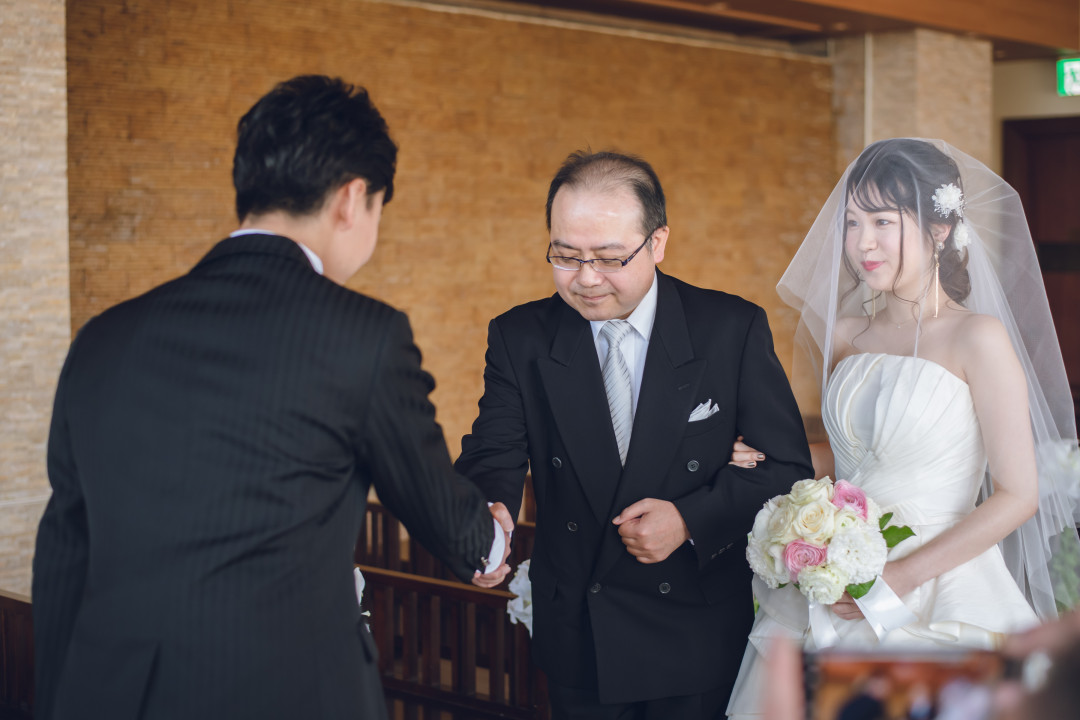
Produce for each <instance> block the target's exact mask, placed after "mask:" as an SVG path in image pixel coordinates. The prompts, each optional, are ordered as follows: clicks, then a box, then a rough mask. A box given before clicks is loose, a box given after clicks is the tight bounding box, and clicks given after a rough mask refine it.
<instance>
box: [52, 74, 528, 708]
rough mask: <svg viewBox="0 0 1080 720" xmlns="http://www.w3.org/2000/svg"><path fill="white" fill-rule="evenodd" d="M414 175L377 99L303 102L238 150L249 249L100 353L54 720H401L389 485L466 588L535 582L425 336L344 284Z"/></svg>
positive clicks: (70, 363)
mask: <svg viewBox="0 0 1080 720" xmlns="http://www.w3.org/2000/svg"><path fill="white" fill-rule="evenodd" d="M396 154H397V148H396V147H395V145H394V143H393V142H392V141H391V139H390V136H389V134H388V132H387V127H386V123H385V122H384V121H383V118H382V116H381V115H380V114H379V112H378V110H377V109H376V108H375V106H374V105H372V104H371V102H370V100H369V99H368V96H367V93H366V92H365V91H364V90H363V89H362V88H353V87H351V86H349V85H346V84H344V83H342V82H341V81H340V80H332V79H330V78H325V77H318V76H307V77H299V78H294V79H293V80H290V81H288V82H285V83H282V84H281V85H279V86H277V87H276V88H275V89H274V90H273V91H271V92H270V93H269V94H268V95H266V96H265V97H263V98H262V99H261V100H259V102H258V103H256V104H255V106H254V107H252V109H251V110H250V111H249V112H248V113H247V114H246V115H245V116H244V117H243V118H242V119H241V121H240V124H239V127H238V143H237V149H236V156H235V161H234V167H233V181H234V184H235V186H236V208H237V214H238V216H239V218H240V221H241V229H240V230H239V231H237V232H235V233H233V235H232V236H230V237H229V238H228V239H226V240H223V241H222V242H220V243H219V244H218V245H217V246H216V247H214V248H213V250H211V251H210V253H209V254H208V255H206V257H204V258H203V259H202V261H200V262H199V263H198V265H196V266H195V268H194V269H193V270H191V272H190V273H188V274H187V275H185V276H183V277H181V278H178V279H176V280H174V281H172V282H169V283H166V284H165V285H162V286H160V287H158V288H156V289H154V290H152V291H150V292H149V293H147V294H146V295H143V296H142V297H139V298H136V299H134V300H130V301H128V302H125V303H122V304H120V305H118V306H116V307H114V308H112V309H111V310H109V311H107V312H105V313H103V314H102V315H100V316H98V317H96V318H94V319H92V320H90V322H88V323H87V324H86V325H85V326H84V327H83V328H82V330H81V331H80V332H79V334H78V336H77V337H76V338H75V340H74V342H73V343H72V346H71V349H70V351H69V353H68V358H67V362H66V363H65V365H64V369H63V371H62V373H61V376H60V383H59V386H58V388H57V392H56V401H55V407H54V411H53V418H52V429H51V432H50V435H49V449H48V469H49V479H50V482H51V483H52V486H53V495H52V498H51V500H50V501H49V504H48V507H47V508H46V511H45V515H44V517H43V518H42V521H41V526H40V528H39V531H38V537H37V552H36V555H35V557H34V580H33V599H34V638H35V642H36V646H35V659H36V665H37V669H36V670H37V672H36V693H35V694H36V700H37V707H36V708H35V710H36V713H35V716H36V717H38V718H41V719H42V720H51V719H52V718H62V719H63V720H68V719H69V718H109V719H110V720H126V719H128V718H144V719H147V718H149V719H157V718H162V719H164V718H176V719H178V720H180V719H184V720H190V719H193V718H199V719H200V720H206V719H207V718H210V719H214V718H220V719H221V720H242V719H246V718H250V719H251V720H255V719H258V720H268V719H274V718H280V719H281V720H298V719H299V718H319V719H320V720H327V719H333V718H342V719H344V718H349V719H350V720H357V719H358V718H364V719H365V720H366V719H367V718H375V719H377V718H384V717H386V707H385V703H384V701H383V695H382V690H381V688H380V685H379V678H378V674H377V672H376V669H375V648H374V644H373V642H372V639H371V637H370V635H369V633H368V631H367V629H366V628H365V627H364V626H363V625H362V624H361V622H360V619H361V618H360V612H359V607H358V605H357V598H356V592H355V589H354V586H353V567H352V566H353V563H352V553H353V547H354V545H355V543H356V538H357V534H358V529H359V527H360V522H361V519H362V518H363V514H364V504H365V502H366V498H367V494H368V489H369V487H370V486H372V485H374V486H375V488H376V490H377V491H378V494H379V499H380V500H381V501H382V502H383V504H385V505H386V506H387V507H388V508H390V509H391V510H392V511H393V512H394V513H395V514H396V515H397V516H398V517H399V518H400V519H401V520H402V521H403V522H404V524H405V525H406V527H408V529H409V532H410V533H411V534H412V535H413V537H416V538H417V539H418V540H420V542H422V543H423V544H424V545H425V547H427V548H428V549H429V550H431V551H432V552H433V553H434V554H435V555H437V556H438V557H440V558H441V559H442V560H443V561H444V562H445V563H446V564H447V565H448V566H449V567H450V568H451V569H452V570H453V571H454V572H455V573H456V574H457V575H458V576H459V577H461V578H462V579H473V580H474V582H477V583H478V584H485V585H492V584H495V583H497V582H499V581H500V580H501V579H502V578H503V577H504V576H505V574H506V573H507V572H508V571H509V567H507V566H505V565H503V564H502V563H503V560H504V559H505V553H504V551H503V550H502V549H501V546H502V544H504V543H505V540H506V537H505V535H504V534H503V532H502V530H501V529H500V530H498V531H497V532H496V530H497V526H493V521H492V516H493V515H495V516H496V517H498V518H501V519H502V523H503V527H505V528H506V529H510V528H512V522H511V520H510V517H509V515H508V514H507V513H506V509H505V508H503V507H502V506H500V505H497V504H496V505H495V506H494V507H493V508H492V509H491V510H490V511H489V509H488V507H487V505H486V503H485V501H484V497H483V496H482V495H481V493H480V492H479V491H478V490H477V489H476V487H475V486H474V485H472V484H470V483H469V482H468V481H467V480H465V479H464V478H461V477H460V476H458V475H456V474H454V472H453V469H452V466H451V464H450V458H449V454H448V452H447V449H446V444H445V442H444V439H443V434H442V430H441V429H440V428H439V426H438V425H437V424H436V423H435V409H434V407H433V406H432V405H431V403H430V402H429V400H428V394H429V393H430V391H431V390H432V387H433V381H432V379H431V377H430V376H429V375H428V374H427V373H426V372H424V370H423V369H421V365H420V353H419V351H418V350H417V348H416V346H415V345H414V344H413V340H412V334H411V331H410V328H409V322H408V319H407V318H406V317H405V315H404V314H402V313H401V312H398V311H397V310H394V309H393V308H391V307H389V306H388V305H384V304H383V303H380V302H377V301H375V300H372V299H371V298H368V297H365V296H363V295H360V294H358V293H355V292H353V291H351V290H348V289H347V288H345V287H343V285H342V284H343V283H344V282H345V281H346V280H347V279H348V278H349V277H350V276H351V275H353V273H355V272H356V271H357V270H358V269H359V268H360V267H361V266H362V265H363V264H364V263H365V262H367V260H368V258H370V256H371V253H372V251H373V250H374V247H375V242H376V238H377V233H378V226H379V219H380V216H381V212H382V207H383V204H384V203H386V202H388V201H389V200H390V197H391V195H392V193H393V178H394V169H395V160H396ZM488 558H490V562H489V561H488ZM480 568H485V569H486V571H487V574H486V575H482V576H481V575H479V574H478V573H479V569H480ZM373 622H376V623H388V622H393V618H385V617H384V618H380V617H375V618H373Z"/></svg>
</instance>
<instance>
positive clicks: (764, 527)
mask: <svg viewBox="0 0 1080 720" xmlns="http://www.w3.org/2000/svg"><path fill="white" fill-rule="evenodd" d="M774 514H776V501H775V500H769V501H768V502H767V503H765V504H764V505H762V506H761V509H760V510H758V514H757V515H755V516H754V529H753V530H751V531H750V537H751V538H755V539H757V540H765V539H766V538H768V535H769V521H770V520H771V519H772V516H773V515H774Z"/></svg>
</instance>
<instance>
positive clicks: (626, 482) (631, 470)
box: [596, 273, 706, 577]
mask: <svg viewBox="0 0 1080 720" xmlns="http://www.w3.org/2000/svg"><path fill="white" fill-rule="evenodd" d="M705 367H706V362H705V360H703V359H694V351H693V347H692V345H691V344H690V332H689V329H688V328H687V325H686V315H685V313H684V311H683V306H682V301H681V300H680V299H679V294H678V292H677V291H676V289H675V284H674V282H672V280H671V278H669V277H667V276H666V275H663V274H662V273H658V275H657V299H656V320H655V322H654V323H653V331H652V337H651V338H650V339H649V349H648V351H647V353H646V355H645V371H644V375H643V376H642V379H641V395H640V397H639V398H638V406H637V412H636V413H635V414H634V430H633V432H632V433H631V435H630V448H629V450H628V451H627V455H626V467H625V469H624V470H623V472H622V478H621V480H620V482H619V485H618V489H617V490H616V493H615V498H614V505H613V506H612V513H613V514H615V513H618V512H621V511H622V510H623V508H625V507H627V506H628V505H630V504H632V503H634V502H637V501H638V500H641V499H642V498H646V497H655V495H656V486H657V483H658V482H659V481H660V479H662V478H664V477H665V476H666V475H667V474H668V472H669V471H670V469H671V464H672V462H673V460H674V456H675V452H676V450H677V448H678V446H679V441H680V439H681V438H682V437H683V434H684V433H685V432H686V424H687V422H688V421H689V418H690V411H691V410H692V409H693V405H694V402H695V399H696V398H697V393H698V387H699V386H700V384H701V378H702V376H703V375H704V373H705ZM605 402H606V401H605ZM608 424H609V425H610V420H609V423H608ZM612 435H613V436H614V432H613V433H612ZM616 452H617V451H616ZM625 552H626V549H625V547H623V545H622V543H621V542H620V543H618V544H617V545H616V544H612V543H608V544H606V545H605V546H604V549H603V551H602V553H601V556H600V559H599V561H598V563H597V567H596V570H597V576H598V577H599V576H602V575H603V574H604V573H605V572H607V570H608V569H609V568H610V567H611V566H612V565H614V564H615V562H616V561H617V560H618V559H619V557H621V555H622V553H625Z"/></svg>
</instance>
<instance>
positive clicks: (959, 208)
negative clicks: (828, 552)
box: [728, 139, 1080, 717]
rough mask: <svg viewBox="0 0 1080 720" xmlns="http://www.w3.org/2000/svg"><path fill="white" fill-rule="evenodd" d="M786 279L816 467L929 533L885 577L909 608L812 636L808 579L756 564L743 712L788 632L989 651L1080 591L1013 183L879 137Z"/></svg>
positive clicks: (1051, 342) (843, 622)
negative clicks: (764, 575)
mask: <svg viewBox="0 0 1080 720" xmlns="http://www.w3.org/2000/svg"><path fill="white" fill-rule="evenodd" d="M778 290H779V292H780V294H781V296H782V297H783V299H784V300H785V302H787V303H788V304H790V305H792V306H793V307H795V308H796V309H798V310H799V311H800V314H801V315H800V325H799V332H798V336H797V339H798V340H799V341H800V344H801V345H803V346H804V349H806V350H807V351H808V353H807V355H808V357H810V359H811V360H812V362H811V363H810V364H809V366H808V367H809V369H810V370H811V371H812V372H813V373H814V376H815V380H816V383H815V384H817V385H818V386H819V387H821V388H823V392H822V393H821V414H822V420H823V423H824V425H825V429H826V431H827V433H828V437H829V448H830V449H831V453H830V452H828V451H826V452H824V453H816V457H815V461H817V460H818V458H819V457H820V458H821V459H822V460H823V462H821V465H822V466H823V467H819V468H817V470H818V475H819V477H820V476H822V475H826V474H829V475H831V476H832V477H833V478H836V479H846V480H848V481H850V482H852V483H854V484H856V485H858V486H860V487H862V488H863V489H864V490H865V491H866V493H867V494H868V495H869V496H870V497H871V498H873V499H874V500H875V501H876V502H877V503H878V504H879V505H880V506H881V508H882V511H883V512H892V513H894V519H893V523H894V524H900V525H908V526H910V527H911V528H912V529H913V530H914V531H915V536H914V537H912V538H909V539H908V540H905V541H903V542H901V543H900V544H899V545H897V546H896V547H895V548H893V549H892V550H891V551H890V553H889V561H888V563H887V564H886V566H885V570H884V571H883V573H882V576H881V578H879V581H878V582H884V583H885V584H887V585H888V587H889V588H891V590H892V591H893V592H895V594H896V596H899V599H900V600H902V601H903V604H904V605H905V606H906V608H907V609H908V610H909V611H910V612H911V616H913V617H914V620H912V621H910V622H907V623H906V624H903V625H902V626H900V627H881V626H880V625H879V626H878V627H877V629H875V628H874V627H872V624H871V623H870V622H868V621H867V620H866V618H864V616H863V612H862V610H861V609H860V608H859V606H857V605H856V603H855V602H854V601H853V600H852V599H851V598H850V597H849V596H847V595H845V596H844V598H843V599H841V600H840V601H839V602H837V603H836V604H835V605H833V606H832V607H831V611H832V612H831V613H824V617H825V618H826V620H827V622H828V624H830V625H831V626H832V627H833V629H834V630H835V632H833V631H831V630H830V631H828V632H818V633H816V634H815V632H814V631H813V630H811V629H810V623H809V613H808V607H807V602H806V600H805V598H804V597H803V596H802V595H801V594H800V593H799V592H798V590H797V589H795V588H794V587H793V586H791V585H788V586H786V587H783V588H779V589H775V590H770V589H769V588H767V587H766V586H765V584H764V583H762V582H761V581H760V580H758V579H757V578H755V580H754V591H755V596H756V597H757V598H758V600H759V602H760V605H761V610H760V611H759V613H758V616H757V619H756V622H755V625H754V629H753V631H752V632H751V636H750V643H749V645H748V647H747V649H746V655H745V657H744V660H743V666H742V669H741V671H740V674H739V680H738V681H737V682H736V687H735V692H734V693H733V695H732V700H731V704H730V705H729V707H728V714H729V715H731V716H734V717H744V716H753V715H755V714H758V712H759V710H760V702H761V698H762V693H763V690H764V688H763V687H762V683H763V678H762V677H761V676H762V674H763V673H762V666H763V663H761V662H760V661H761V660H762V657H761V654H762V653H763V652H764V651H765V650H766V648H767V645H768V642H769V639H770V638H772V637H773V636H776V635H785V636H787V637H791V638H795V639H797V640H799V641H800V642H802V643H803V644H804V646H805V647H807V648H808V649H815V648H820V647H822V646H823V645H829V644H835V645H839V646H845V647H858V648H872V647H876V646H878V645H879V644H880V645H886V646H889V647H922V648H927V647H949V646H954V647H957V646H960V647H979V648H991V647H994V646H996V644H997V643H998V641H999V640H1000V638H1001V637H1002V635H1003V634H1005V633H1009V632H1013V631H1016V630H1020V629H1023V628H1025V627H1027V626H1030V625H1032V624H1034V623H1036V622H1038V620H1039V619H1040V618H1044V619H1045V618H1050V617H1053V616H1055V615H1056V613H1057V609H1058V607H1059V606H1071V605H1072V604H1074V603H1075V602H1076V598H1075V597H1071V596H1070V594H1069V587H1068V583H1063V582H1055V580H1059V579H1060V578H1059V576H1063V577H1067V576H1068V575H1069V574H1070V573H1071V572H1072V571H1073V570H1074V569H1075V567H1074V566H1075V563H1076V557H1075V556H1074V557H1073V558H1072V561H1071V565H1072V566H1070V561H1069V557H1068V553H1067V552H1061V548H1062V547H1063V545H1064V546H1065V549H1066V550H1068V551H1075V548H1076V545H1077V542H1076V532H1075V529H1074V527H1075V523H1076V520H1077V517H1076V502H1075V501H1076V486H1077V483H1080V478H1078V477H1077V471H1076V469H1074V468H1071V467H1070V462H1073V461H1075V458H1076V455H1075V453H1076V450H1075V447H1076V428H1075V421H1074V416H1073V408H1072V402H1071V396H1070V394H1069V387H1068V383H1067V381H1066V378H1065V371H1064V366H1063V363H1062V360H1061V353H1060V350H1059V348H1058V344H1057V339H1056V335H1055V334H1054V329H1053V323H1052V321H1051V319H1050V314H1049V308H1048V306H1047V301H1046V296H1045V291H1044V289H1043V285H1042V280H1041V274H1040V273H1039V268H1038V263H1037V261H1036V259H1035V252H1034V247H1033V245H1032V242H1031V237H1030V233H1029V231H1028V229H1027V224H1026V221H1025V219H1024V216H1023V210H1022V208H1021V206H1020V201H1019V198H1018V197H1017V196H1016V193H1015V191H1013V190H1012V188H1010V187H1009V186H1008V185H1007V184H1005V183H1004V182H1003V181H1002V180H1001V179H1000V178H998V177H997V176H996V175H995V174H994V173H992V172H991V171H990V170H988V169H987V168H986V167H985V166H983V165H982V164H981V163H979V162H978V161H976V160H974V159H972V158H970V157H968V156H966V155H964V154H963V153H960V152H959V151H957V150H955V149H954V148H951V147H949V146H947V145H946V144H945V143H942V142H938V141H924V140H910V139H900V140H886V141H882V142H878V143H875V144H873V145H871V146H869V147H868V148H867V149H866V150H864V151H863V153H862V154H861V155H860V156H859V158H858V159H857V160H856V161H855V162H854V163H853V164H852V165H851V166H850V167H849V168H848V170H847V171H846V172H845V174H844V177H843V178H842V179H841V181H840V183H839V185H838V186H837V188H836V189H835V190H834V191H833V193H832V196H831V197H830V199H829V201H828V202H827V203H826V205H825V207H824V208H823V209H822V211H821V213H820V214H819V216H818V219H817V221H816V222H815V224H814V226H813V228H812V229H811V231H810V233H809V234H808V235H807V238H806V240H805V241H804V242H803V245H802V246H801V247H800V249H799V251H798V253H797V254H796V256H795V258H794V259H793V261H792V263H791V266H790V267H789V268H788V270H787V272H786V273H785V274H784V277H783V279H782V280H781V281H780V284H779V286H778ZM826 359H827V360H826ZM806 369H807V368H802V370H803V371H805V370H806ZM798 372H800V368H798V367H797V368H796V373H798ZM737 449H738V448H737ZM752 452H753V451H752ZM1070 453H1071V454H1070ZM740 455H743V456H746V453H741V454H740V453H736V459H738V457H739V456H740ZM1053 553H1058V554H1059V557H1058V559H1057V561H1056V563H1055V562H1052V561H1051V556H1052V554H1053ZM1055 593H1057V597H1055ZM911 616H909V617H911ZM817 628H818V629H819V630H821V625H818V626H817ZM826 630H827V628H826Z"/></svg>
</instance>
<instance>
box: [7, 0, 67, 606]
mask: <svg viewBox="0 0 1080 720" xmlns="http://www.w3.org/2000/svg"><path fill="white" fill-rule="evenodd" d="M66 102H67V101H66V76H65V67H64V3H63V2H62V0H0V128H2V133H0V137H2V138H3V141H2V142H0V588H2V589H5V590H13V591H15V592H19V593H24V594H26V593H29V592H30V558H31V554H32V552H33V544H34V534H35V532H36V530H37V522H38V519H39V518H40V517H41V511H42V509H43V508H44V506H45V499H46V498H47V497H48V492H49V485H48V480H47V478H46V475H45V440H46V437H47V435H48V424H49V415H50V412H51V410H52V398H53V391H54V389H55V387H56V377H57V373H58V372H59V370H60V365H61V363H62V362H63V359H64V353H65V352H66V350H67V345H68V341H69V339H70V336H69V333H70V314H69V305H68V202H67V147H66V144H65V137H66V134H67V120H66V112H67V107H66Z"/></svg>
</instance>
